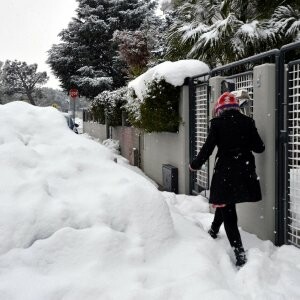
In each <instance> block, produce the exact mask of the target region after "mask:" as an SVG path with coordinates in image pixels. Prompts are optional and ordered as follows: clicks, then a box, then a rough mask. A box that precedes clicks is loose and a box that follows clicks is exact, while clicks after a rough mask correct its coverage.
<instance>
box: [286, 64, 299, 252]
mask: <svg viewBox="0 0 300 300" xmlns="http://www.w3.org/2000/svg"><path fill="white" fill-rule="evenodd" d="M287 78H288V82H287V91H288V99H287V100H288V101H287V102H288V105H287V110H288V114H287V133H288V152H287V156H288V157H287V176H288V180H287V188H288V191H287V212H286V214H287V228H286V230H287V237H286V239H287V242H288V243H290V244H293V245H295V246H297V247H300V60H298V61H293V62H290V63H289V64H288V76H287Z"/></svg>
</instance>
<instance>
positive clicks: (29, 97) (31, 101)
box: [26, 92, 36, 106]
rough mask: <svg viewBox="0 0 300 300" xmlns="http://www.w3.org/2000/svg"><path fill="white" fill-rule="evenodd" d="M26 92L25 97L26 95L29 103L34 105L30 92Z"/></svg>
mask: <svg viewBox="0 0 300 300" xmlns="http://www.w3.org/2000/svg"><path fill="white" fill-rule="evenodd" d="M26 94H27V97H28V100H29V102H30V104H32V105H35V106H36V104H35V101H34V99H33V97H32V94H31V93H30V92H27V93H26Z"/></svg>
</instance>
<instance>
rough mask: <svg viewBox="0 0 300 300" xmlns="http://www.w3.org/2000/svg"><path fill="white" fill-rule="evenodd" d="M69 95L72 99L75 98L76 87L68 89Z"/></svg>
mask: <svg viewBox="0 0 300 300" xmlns="http://www.w3.org/2000/svg"><path fill="white" fill-rule="evenodd" d="M69 96H70V97H71V98H72V99H73V100H74V99H75V98H77V97H78V90H76V89H71V90H70V91H69Z"/></svg>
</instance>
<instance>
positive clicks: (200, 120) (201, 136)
mask: <svg viewBox="0 0 300 300" xmlns="http://www.w3.org/2000/svg"><path fill="white" fill-rule="evenodd" d="M207 96H208V85H207V83H202V84H198V85H196V87H195V98H196V99H195V100H196V103H195V105H196V109H195V110H196V120H195V121H196V122H195V127H196V134H195V136H196V146H195V153H194V155H197V153H198V152H199V151H200V149H201V148H202V146H203V145H204V142H205V140H206V137H207V132H208V97H207ZM208 181H209V178H208V163H206V164H205V165H204V166H203V168H202V169H201V170H199V171H197V173H196V184H197V185H198V186H199V188H200V189H205V190H207V189H208Z"/></svg>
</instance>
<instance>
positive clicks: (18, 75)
mask: <svg viewBox="0 0 300 300" xmlns="http://www.w3.org/2000/svg"><path fill="white" fill-rule="evenodd" d="M47 80H48V77H47V73H46V72H37V64H32V65H28V64H27V63H26V62H21V61H17V60H15V61H10V60H7V61H6V62H5V64H4V67H3V70H2V81H3V87H4V92H5V93H7V94H15V93H18V94H25V95H26V96H27V97H28V100H29V102H30V103H31V104H32V105H36V103H35V100H34V97H33V94H34V92H35V91H36V90H37V87H38V86H39V85H43V84H45V83H46V82H47Z"/></svg>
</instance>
